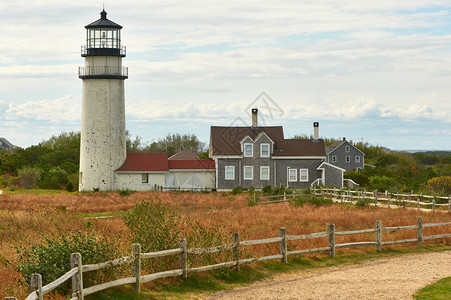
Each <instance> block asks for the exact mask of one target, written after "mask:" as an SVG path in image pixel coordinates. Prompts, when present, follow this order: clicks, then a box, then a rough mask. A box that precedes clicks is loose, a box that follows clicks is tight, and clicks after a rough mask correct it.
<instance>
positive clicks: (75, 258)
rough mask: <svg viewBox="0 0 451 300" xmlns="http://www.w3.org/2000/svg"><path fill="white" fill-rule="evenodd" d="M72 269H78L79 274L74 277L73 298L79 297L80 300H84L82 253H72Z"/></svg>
mask: <svg viewBox="0 0 451 300" xmlns="http://www.w3.org/2000/svg"><path fill="white" fill-rule="evenodd" d="M70 266H71V268H72V269H73V268H75V267H77V268H78V272H77V274H75V275H74V276H72V297H78V300H83V299H84V297H83V264H82V261H81V254H80V253H78V252H77V253H72V254H71V256H70Z"/></svg>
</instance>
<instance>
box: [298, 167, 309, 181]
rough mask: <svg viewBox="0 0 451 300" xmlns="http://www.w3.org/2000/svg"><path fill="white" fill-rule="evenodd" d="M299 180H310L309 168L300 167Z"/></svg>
mask: <svg viewBox="0 0 451 300" xmlns="http://www.w3.org/2000/svg"><path fill="white" fill-rule="evenodd" d="M299 181H301V182H306V181H308V169H300V170H299Z"/></svg>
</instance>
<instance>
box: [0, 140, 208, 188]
mask: <svg viewBox="0 0 451 300" xmlns="http://www.w3.org/2000/svg"><path fill="white" fill-rule="evenodd" d="M126 145H127V152H153V153H161V152H165V153H168V156H171V155H173V154H175V153H177V152H179V151H180V150H182V149H185V150H189V151H191V152H193V153H195V154H197V155H201V158H204V159H205V158H207V156H208V155H206V152H204V148H205V143H203V142H201V141H200V140H199V139H198V138H197V136H196V135H194V134H178V133H176V134H168V135H167V136H166V137H165V138H162V139H159V140H157V141H153V142H151V143H144V142H143V141H142V138H140V137H138V136H136V137H134V138H132V137H131V135H130V133H129V132H127V142H126ZM79 165H80V132H63V133H61V134H59V135H55V136H52V137H51V138H50V139H48V140H45V141H42V142H41V143H39V144H38V145H33V146H30V147H28V148H15V149H12V150H0V174H1V175H0V187H12V188H14V187H23V188H36V187H39V188H43V189H63V188H65V189H67V190H68V191H75V190H77V189H78V172H79Z"/></svg>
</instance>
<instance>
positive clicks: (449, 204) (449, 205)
mask: <svg viewBox="0 0 451 300" xmlns="http://www.w3.org/2000/svg"><path fill="white" fill-rule="evenodd" d="M448 212H450V213H451V195H448Z"/></svg>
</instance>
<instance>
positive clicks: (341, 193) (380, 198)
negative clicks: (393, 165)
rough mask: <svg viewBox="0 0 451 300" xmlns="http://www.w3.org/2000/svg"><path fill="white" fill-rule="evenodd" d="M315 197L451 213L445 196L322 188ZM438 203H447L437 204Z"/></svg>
mask: <svg viewBox="0 0 451 300" xmlns="http://www.w3.org/2000/svg"><path fill="white" fill-rule="evenodd" d="M313 195H316V196H321V197H330V198H332V199H334V200H335V201H337V202H341V203H351V204H356V203H357V202H358V201H359V200H364V201H368V204H369V205H373V206H378V205H379V204H381V203H386V204H385V205H387V206H388V207H389V208H390V207H392V206H393V207H408V206H409V204H415V205H416V208H417V209H422V208H421V207H422V206H431V208H430V209H432V210H433V211H435V210H436V208H437V207H448V212H450V213H451V195H448V196H446V197H443V196H433V195H424V194H423V193H420V194H414V193H409V194H402V193H391V192H389V191H385V193H383V194H379V193H378V192H377V191H373V192H367V191H365V190H350V189H335V188H321V187H320V188H314V189H313ZM302 196H306V194H303V193H294V194H287V193H284V194H283V195H271V196H262V197H257V196H255V195H254V203H258V204H270V203H279V202H288V201H292V198H294V197H302ZM276 198H279V199H280V200H270V201H259V200H261V199H267V200H268V199H276ZM290 198H291V199H290ZM425 200H426V201H427V202H426V201H425ZM446 200H447V201H446ZM437 201H438V202H447V203H437Z"/></svg>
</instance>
